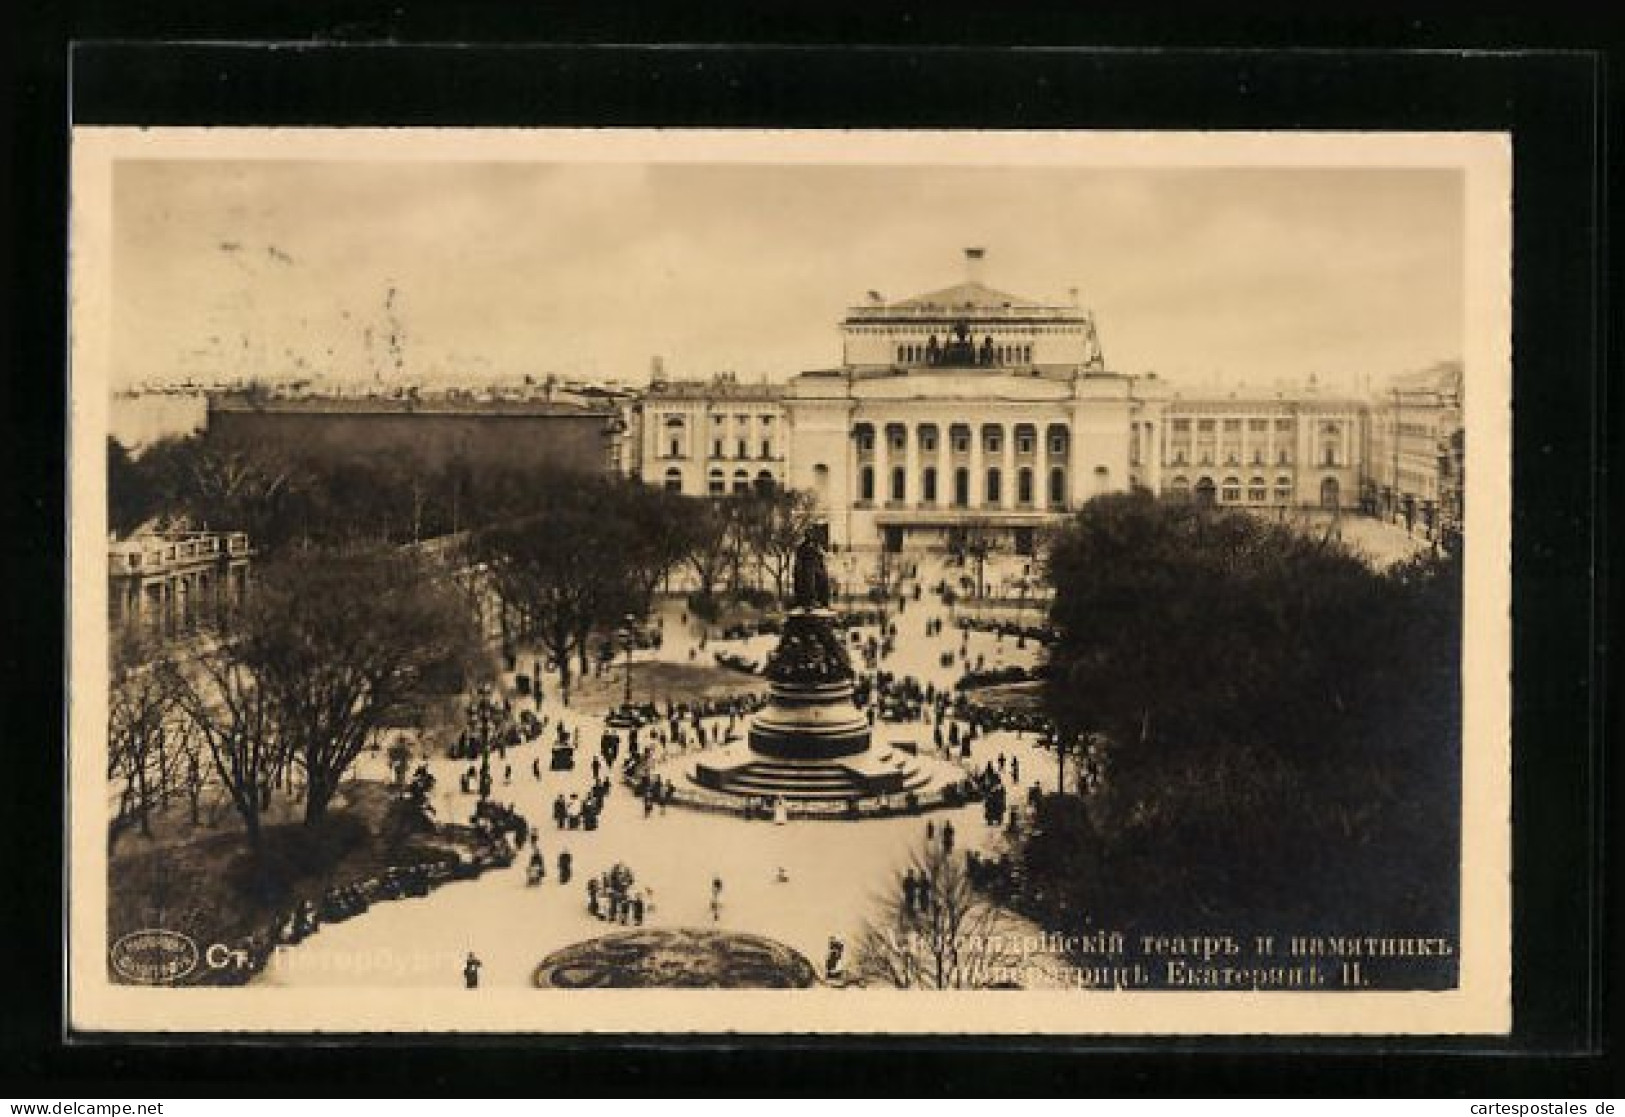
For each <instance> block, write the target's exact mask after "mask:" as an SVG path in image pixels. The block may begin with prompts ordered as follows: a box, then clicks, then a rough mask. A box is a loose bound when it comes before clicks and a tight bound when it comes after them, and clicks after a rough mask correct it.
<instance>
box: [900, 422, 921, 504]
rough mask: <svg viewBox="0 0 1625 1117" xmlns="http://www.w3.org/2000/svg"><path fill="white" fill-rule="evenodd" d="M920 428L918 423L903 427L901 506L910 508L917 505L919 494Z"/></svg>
mask: <svg viewBox="0 0 1625 1117" xmlns="http://www.w3.org/2000/svg"><path fill="white" fill-rule="evenodd" d="M919 436H920V427H919V424H918V423H908V424H906V425H904V427H903V463H904V464H903V504H904V505H905V506H907V507H910V508H912V507H913V506H914V505H916V504H918V503H919V493H920V477H919V469H920V448H919V446H918V444H917V443H918V440H919Z"/></svg>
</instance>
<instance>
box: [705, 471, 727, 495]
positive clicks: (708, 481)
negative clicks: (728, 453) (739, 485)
mask: <svg viewBox="0 0 1625 1117" xmlns="http://www.w3.org/2000/svg"><path fill="white" fill-rule="evenodd" d="M705 491H706V492H708V493H710V494H711V495H712V496H723V495H725V494H726V493H727V492H728V480H727V478H726V477H724V476H723V474H722V470H720V469H713V470H712V471H711V472H710V473H709V474H707V475H706V478H705Z"/></svg>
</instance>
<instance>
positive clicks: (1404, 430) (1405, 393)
mask: <svg viewBox="0 0 1625 1117" xmlns="http://www.w3.org/2000/svg"><path fill="white" fill-rule="evenodd" d="M1461 381H1462V366H1461V362H1460V361H1445V362H1442V363H1440V364H1437V365H1433V366H1431V367H1429V368H1425V369H1419V370H1417V371H1414V372H1409V373H1404V374H1402V375H1399V376H1396V377H1394V378H1393V379H1391V380H1390V381H1389V382H1388V384H1387V387H1386V388H1385V389H1384V390H1383V391H1381V392H1379V393H1378V394H1377V396H1376V401H1375V403H1374V404H1373V406H1372V410H1371V448H1370V462H1369V469H1368V471H1367V472H1368V484H1367V488H1366V492H1365V494H1364V495H1365V505H1366V507H1367V510H1368V511H1370V512H1371V513H1372V514H1374V515H1377V516H1381V517H1383V518H1384V519H1386V520H1390V521H1392V522H1395V523H1402V524H1404V525H1405V527H1406V528H1407V529H1408V530H1413V531H1416V530H1419V531H1422V532H1425V533H1426V535H1427V537H1428V538H1430V539H1440V538H1442V537H1443V536H1444V535H1445V534H1451V533H1457V532H1459V531H1460V530H1461V522H1462V492H1463V483H1464V478H1463V476H1462V461H1463V457H1464V451H1465V441H1464V435H1463V431H1462V418H1461Z"/></svg>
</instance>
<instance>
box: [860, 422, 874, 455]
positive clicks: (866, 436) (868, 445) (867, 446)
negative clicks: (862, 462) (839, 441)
mask: <svg viewBox="0 0 1625 1117" xmlns="http://www.w3.org/2000/svg"><path fill="white" fill-rule="evenodd" d="M874 448H875V428H873V427H859V428H858V449H859V450H861V451H862V452H863V453H865V454H868V453H872V452H873V451H874Z"/></svg>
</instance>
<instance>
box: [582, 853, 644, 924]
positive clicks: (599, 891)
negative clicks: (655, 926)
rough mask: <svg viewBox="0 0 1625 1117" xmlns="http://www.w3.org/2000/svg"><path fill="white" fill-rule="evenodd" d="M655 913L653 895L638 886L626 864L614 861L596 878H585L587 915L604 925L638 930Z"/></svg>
mask: <svg viewBox="0 0 1625 1117" xmlns="http://www.w3.org/2000/svg"><path fill="white" fill-rule="evenodd" d="M653 910H654V892H653V890H651V889H650V888H649V887H648V886H646V885H645V886H642V887H639V886H638V883H637V878H636V877H635V876H634V875H633V873H632V870H631V869H629V868H628V867H627V866H626V865H625V863H623V862H620V861H617V862H615V864H613V865H611V866H610V867H609V868H607V869H605V870H604V871H603V872H601V873H599V874H598V875H597V876H595V877H588V878H587V913H588V914H589V915H591V916H593V917H594V918H595V919H601V920H603V921H604V922H606V923H621V924H630V925H632V926H636V927H641V926H642V925H643V920H644V919H645V918H646V917H647V916H648V915H649V914H650V912H652V911H653Z"/></svg>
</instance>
